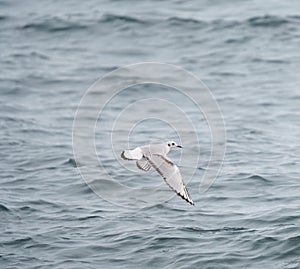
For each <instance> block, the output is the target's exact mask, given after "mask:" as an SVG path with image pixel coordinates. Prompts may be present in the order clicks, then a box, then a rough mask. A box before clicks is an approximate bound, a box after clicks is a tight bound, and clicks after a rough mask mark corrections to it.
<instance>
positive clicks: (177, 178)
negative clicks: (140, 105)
mask: <svg viewBox="0 0 300 269" xmlns="http://www.w3.org/2000/svg"><path fill="white" fill-rule="evenodd" d="M174 147H179V148H181V146H179V145H177V143H176V142H174V141H169V142H167V143H164V144H154V145H147V146H141V147H137V148H135V149H133V150H124V151H123V152H122V153H121V157H122V158H123V159H125V160H136V165H137V167H138V168H140V169H141V170H143V171H148V170H149V169H150V168H151V167H153V168H154V169H155V170H156V171H157V172H158V173H159V174H160V175H161V176H162V177H163V179H164V180H165V182H166V183H167V184H168V186H169V187H170V188H171V189H172V190H173V191H174V192H176V193H177V194H178V195H179V196H180V197H181V198H183V199H184V200H186V201H187V202H189V203H190V204H191V205H194V202H193V200H192V199H191V197H190V195H189V193H188V191H187V189H186V187H185V185H184V183H183V179H182V176H181V174H180V171H179V168H178V166H177V165H176V164H175V163H174V162H172V161H171V160H170V159H168V158H167V154H168V153H169V151H170V149H171V148H174Z"/></svg>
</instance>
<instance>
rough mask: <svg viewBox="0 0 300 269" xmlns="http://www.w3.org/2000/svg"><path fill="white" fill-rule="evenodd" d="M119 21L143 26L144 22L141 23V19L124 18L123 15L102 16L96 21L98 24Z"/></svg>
mask: <svg viewBox="0 0 300 269" xmlns="http://www.w3.org/2000/svg"><path fill="white" fill-rule="evenodd" d="M116 21H121V22H125V23H139V24H145V23H146V21H143V20H141V19H138V18H135V17H131V16H125V15H116V14H104V15H103V16H102V18H101V19H100V20H99V21H98V22H99V23H111V22H116Z"/></svg>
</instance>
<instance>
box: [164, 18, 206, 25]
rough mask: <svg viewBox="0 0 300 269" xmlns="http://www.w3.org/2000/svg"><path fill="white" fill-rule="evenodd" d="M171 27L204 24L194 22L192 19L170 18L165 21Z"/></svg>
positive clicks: (199, 21) (198, 21)
mask: <svg viewBox="0 0 300 269" xmlns="http://www.w3.org/2000/svg"><path fill="white" fill-rule="evenodd" d="M167 21H169V22H170V23H171V24H173V25H182V24H190V25H191V24H194V25H204V24H205V22H204V21H201V20H196V19H192V18H181V17H177V16H175V17H170V18H168V19H167Z"/></svg>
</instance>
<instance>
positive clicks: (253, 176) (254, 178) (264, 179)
mask: <svg viewBox="0 0 300 269" xmlns="http://www.w3.org/2000/svg"><path fill="white" fill-rule="evenodd" d="M246 179H253V180H257V181H261V182H268V183H270V182H271V181H270V180H269V179H267V178H265V177H263V176H260V175H250V176H248V177H246Z"/></svg>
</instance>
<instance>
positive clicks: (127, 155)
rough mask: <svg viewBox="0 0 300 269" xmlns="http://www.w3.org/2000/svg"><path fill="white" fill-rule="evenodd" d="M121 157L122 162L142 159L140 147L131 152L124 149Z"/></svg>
mask: <svg viewBox="0 0 300 269" xmlns="http://www.w3.org/2000/svg"><path fill="white" fill-rule="evenodd" d="M121 157H122V158H123V159H124V160H140V159H142V158H143V153H142V150H141V148H140V147H137V148H135V149H133V150H128V149H126V150H124V151H123V152H122V153H121Z"/></svg>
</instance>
